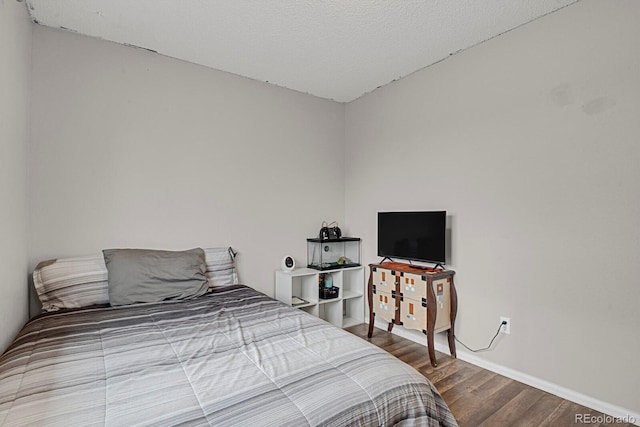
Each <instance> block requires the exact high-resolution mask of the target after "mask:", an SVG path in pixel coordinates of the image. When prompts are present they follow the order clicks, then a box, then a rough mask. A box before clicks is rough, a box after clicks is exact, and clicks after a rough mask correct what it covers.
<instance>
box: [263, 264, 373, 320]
mask: <svg viewBox="0 0 640 427" xmlns="http://www.w3.org/2000/svg"><path fill="white" fill-rule="evenodd" d="M324 274H330V275H331V278H332V280H333V286H336V287H338V288H339V289H340V291H339V294H338V298H333V299H321V298H319V295H318V284H319V281H320V275H324ZM364 276H365V269H364V267H360V266H358V267H345V268H340V269H334V270H324V271H318V270H315V269H311V268H297V269H295V270H293V271H276V284H275V287H276V289H275V291H276V299H278V300H280V301H282V302H284V303H286V304H289V305H291V306H294V307H296V308H299V309H301V310H304V311H306V312H308V313H310V314H313V315H314V316H317V317H320V318H322V319H324V320H326V321H327V322H329V323H332V324H334V325H335V326H337V327H339V328H346V327H349V326H353V325H357V324H360V323H363V322H364V293H363V287H364ZM293 297H298V298H301V299H302V300H304V302H303V303H300V304H294V303H293Z"/></svg>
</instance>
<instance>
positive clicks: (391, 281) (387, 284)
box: [373, 268, 396, 293]
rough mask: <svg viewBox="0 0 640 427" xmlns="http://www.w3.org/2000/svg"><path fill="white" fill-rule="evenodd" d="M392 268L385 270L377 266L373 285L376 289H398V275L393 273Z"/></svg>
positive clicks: (384, 290)
mask: <svg viewBox="0 0 640 427" xmlns="http://www.w3.org/2000/svg"><path fill="white" fill-rule="evenodd" d="M392 273H393V272H392V271H391V270H385V269H384V268H377V269H376V270H375V271H374V272H373V286H375V289H376V290H378V291H382V292H389V293H391V291H395V290H396V276H395V275H394V274H392Z"/></svg>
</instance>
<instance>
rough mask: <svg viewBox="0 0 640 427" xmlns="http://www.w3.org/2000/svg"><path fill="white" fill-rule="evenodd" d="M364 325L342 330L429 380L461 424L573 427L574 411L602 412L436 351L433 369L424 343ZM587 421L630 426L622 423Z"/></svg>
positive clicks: (598, 414) (595, 414)
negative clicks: (372, 345)
mask: <svg viewBox="0 0 640 427" xmlns="http://www.w3.org/2000/svg"><path fill="white" fill-rule="evenodd" d="M367 329H368V325H365V324H361V325H356V326H353V327H351V328H347V331H349V332H351V333H353V334H354V335H357V336H359V337H361V338H364V339H365V340H368V341H370V342H371V343H373V344H375V345H377V346H378V347H380V348H382V349H384V350H386V351H388V352H389V353H391V354H393V355H394V356H396V357H397V358H398V359H400V360H402V361H403V362H405V363H407V364H409V365H411V366H413V367H414V368H415V369H417V370H418V371H419V372H421V373H422V374H423V375H424V376H425V377H427V378H429V380H430V381H431V382H432V383H433V384H434V385H435V386H436V388H437V389H438V391H439V392H440V394H441V395H442V397H443V398H444V400H445V401H446V402H447V405H449V408H450V409H451V412H452V413H453V415H454V416H455V417H456V420H458V424H460V426H535V427H537V426H554V427H555V426H576V425H580V424H581V423H576V414H585V417H586V416H591V417H597V416H603V414H602V413H600V412H597V411H594V410H593V409H589V408H586V407H584V406H580V405H578V404H576V403H573V402H570V401H568V400H564V399H562V398H560V397H558V396H555V395H553V394H549V393H546V392H544V391H541V390H538V389H536V388H533V387H530V386H528V385H525V384H523V383H520V382H518V381H514V380H511V379H509V378H507V377H504V376H502V375H499V374H496V373H494V372H491V371H487V370H486V369H483V368H479V367H477V366H475V365H472V364H470V363H467V362H464V361H462V360H459V359H453V358H451V356H449V355H448V354H443V353H439V352H436V358H437V361H438V367H437V368H434V367H432V366H431V364H430V363H429V354H428V352H427V347H426V345H420V344H416V343H414V342H413V341H410V340H407V339H404V338H401V337H398V336H397V335H393V334H390V333H387V332H386V331H383V330H382V329H377V328H376V329H375V331H374V333H373V337H371V339H368V338H367ZM583 419H584V418H583ZM584 424H586V423H584ZM589 425H591V426H598V425H601V426H614V425H615V426H631V424H622V423H620V424H617V423H615V424H606V423H605V424H598V423H590V424H589Z"/></svg>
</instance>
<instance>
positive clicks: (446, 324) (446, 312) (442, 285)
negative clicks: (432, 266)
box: [433, 278, 451, 332]
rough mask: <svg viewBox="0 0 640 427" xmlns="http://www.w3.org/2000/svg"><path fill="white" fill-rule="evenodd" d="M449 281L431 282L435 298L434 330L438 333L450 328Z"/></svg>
mask: <svg viewBox="0 0 640 427" xmlns="http://www.w3.org/2000/svg"><path fill="white" fill-rule="evenodd" d="M450 280H451V279H448V278H447V279H439V280H434V281H433V293H434V295H435V297H436V309H437V310H438V312H437V313H438V314H437V315H436V324H435V326H434V330H435V331H436V332H440V331H443V330H446V329H449V328H450V327H451V284H450Z"/></svg>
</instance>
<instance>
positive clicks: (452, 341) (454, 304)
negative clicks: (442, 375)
mask: <svg viewBox="0 0 640 427" xmlns="http://www.w3.org/2000/svg"><path fill="white" fill-rule="evenodd" d="M449 293H450V299H451V312H450V316H449V320H450V321H451V328H449V332H447V338H448V339H449V353H451V357H454V358H455V357H457V356H456V336H455V332H454V325H455V323H456V315H457V314H458V293H457V292H456V286H455V285H454V284H453V276H451V284H450V288H449Z"/></svg>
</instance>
